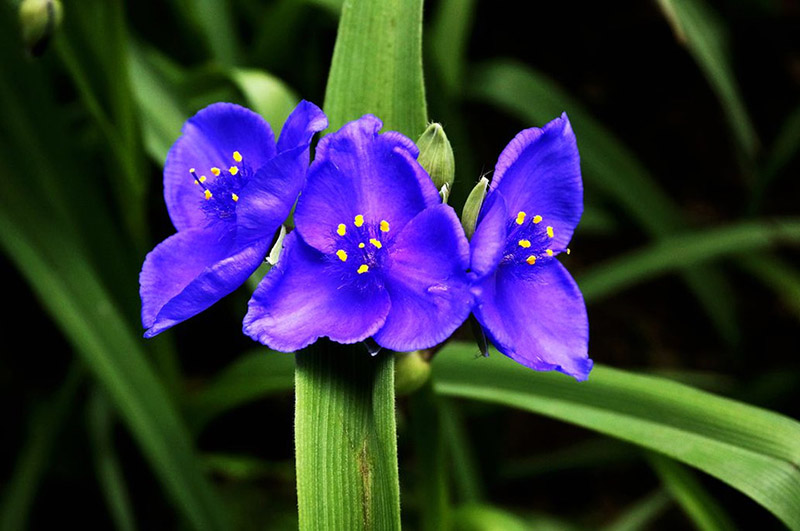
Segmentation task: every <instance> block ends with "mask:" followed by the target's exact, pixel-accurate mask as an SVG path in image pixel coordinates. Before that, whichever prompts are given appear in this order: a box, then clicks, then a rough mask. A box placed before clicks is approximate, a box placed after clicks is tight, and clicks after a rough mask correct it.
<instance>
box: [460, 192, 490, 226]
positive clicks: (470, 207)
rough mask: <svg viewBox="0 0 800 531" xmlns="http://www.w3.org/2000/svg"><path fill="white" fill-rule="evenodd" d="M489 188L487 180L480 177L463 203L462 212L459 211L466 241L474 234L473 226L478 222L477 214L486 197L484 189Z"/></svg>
mask: <svg viewBox="0 0 800 531" xmlns="http://www.w3.org/2000/svg"><path fill="white" fill-rule="evenodd" d="M488 187H489V179H487V178H486V177H481V180H480V181H478V184H476V185H475V188H473V189H472V191H471V192H470V193H469V196H468V197H467V201H466V203H464V210H462V211H461V225H462V226H463V227H464V233H465V234H466V235H467V239H472V235H473V234H475V225H476V224H477V222H478V214H480V213H481V207H482V206H483V199H484V198H485V197H486V189H487V188H488Z"/></svg>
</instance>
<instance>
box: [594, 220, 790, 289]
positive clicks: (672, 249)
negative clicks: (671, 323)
mask: <svg viewBox="0 0 800 531" xmlns="http://www.w3.org/2000/svg"><path fill="white" fill-rule="evenodd" d="M781 243H792V244H795V245H796V244H798V243H800V219H792V218H789V219H780V218H778V219H773V220H769V221H761V222H758V221H746V222H742V223H738V224H735V225H731V226H728V227H722V228H718V229H710V230H705V231H698V232H695V233H689V234H686V235H680V236H674V237H671V238H666V239H663V240H661V241H659V242H657V243H654V244H652V245H650V246H648V247H645V248H643V249H640V250H637V251H634V252H631V253H628V254H626V255H622V256H620V257H618V258H615V259H613V260H611V261H609V262H607V263H605V264H600V265H598V266H595V267H593V268H591V269H589V271H587V272H586V273H585V274H583V275H581V276H580V277H578V283H579V285H580V287H581V291H582V292H583V295H584V297H585V298H586V300H587V301H592V302H596V301H598V300H600V299H602V298H603V297H607V296H609V295H611V294H613V293H617V292H619V291H620V290H622V289H624V288H626V287H630V286H632V285H634V284H637V283H640V282H644V281H645V280H648V279H651V278H653V277H655V276H656V275H659V274H663V273H666V272H669V271H678V270H680V269H682V268H683V267H686V266H689V265H693V264H699V263H701V262H704V261H709V260H714V259H718V258H721V257H723V256H725V255H738V254H742V255H745V256H746V255H752V254H757V253H758V252H761V251H763V250H764V249H768V248H770V247H773V246H776V245H779V244H781ZM737 260H738V257H737Z"/></svg>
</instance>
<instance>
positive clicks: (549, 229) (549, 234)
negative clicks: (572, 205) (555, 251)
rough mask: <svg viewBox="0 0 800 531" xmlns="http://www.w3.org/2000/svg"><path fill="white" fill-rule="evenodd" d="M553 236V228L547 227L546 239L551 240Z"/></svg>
mask: <svg viewBox="0 0 800 531" xmlns="http://www.w3.org/2000/svg"><path fill="white" fill-rule="evenodd" d="M554 236H555V233H554V232H553V227H550V226H548V227H547V237H548V238H552V237H554Z"/></svg>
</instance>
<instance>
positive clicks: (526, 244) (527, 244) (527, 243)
mask: <svg viewBox="0 0 800 531" xmlns="http://www.w3.org/2000/svg"><path fill="white" fill-rule="evenodd" d="M519 246H520V247H524V248H525V249H527V248H528V247H530V246H531V242H530V240H520V241H519Z"/></svg>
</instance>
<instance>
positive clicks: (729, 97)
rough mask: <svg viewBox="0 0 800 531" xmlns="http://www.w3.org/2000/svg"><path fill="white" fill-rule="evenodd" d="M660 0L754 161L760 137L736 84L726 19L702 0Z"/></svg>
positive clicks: (747, 155)
mask: <svg viewBox="0 0 800 531" xmlns="http://www.w3.org/2000/svg"><path fill="white" fill-rule="evenodd" d="M658 4H659V6H661V10H662V11H663V12H664V15H665V16H666V17H667V20H668V21H669V23H670V25H671V26H672V29H673V31H674V32H675V37H676V38H677V39H678V41H679V42H680V43H681V44H683V45H684V46H686V47H687V48H688V50H689V53H691V54H692V56H693V57H694V59H695V61H697V64H698V66H699V67H700V69H701V70H702V71H703V74H705V76H706V79H707V80H708V82H709V84H710V85H711V88H712V89H713V90H714V92H715V93H716V95H717V98H719V100H720V104H721V105H722V108H723V110H724V111H725V114H726V116H727V118H728V122H729V123H730V126H731V129H732V130H733V134H734V138H735V140H736V143H737V144H738V148H739V151H740V154H741V155H743V157H744V159H745V160H746V161H747V162H748V163H750V164H752V162H753V159H755V155H756V151H757V149H758V146H759V142H758V137H757V136H756V132H755V130H754V128H753V123H752V121H751V120H750V117H749V116H748V115H747V109H746V108H745V105H744V102H743V101H742V96H741V94H740V93H739V87H738V85H737V84H736V78H735V76H734V74H733V68H732V66H731V59H730V56H729V53H728V32H727V28H726V27H725V25H724V23H723V21H722V20H721V19H720V18H719V15H717V14H716V13H715V12H714V11H713V10H712V9H711V8H710V7H709V6H708V5H707V4H706V3H705V2H704V1H703V0H678V1H676V0H658Z"/></svg>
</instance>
